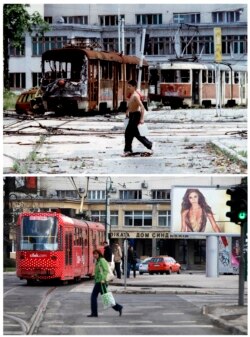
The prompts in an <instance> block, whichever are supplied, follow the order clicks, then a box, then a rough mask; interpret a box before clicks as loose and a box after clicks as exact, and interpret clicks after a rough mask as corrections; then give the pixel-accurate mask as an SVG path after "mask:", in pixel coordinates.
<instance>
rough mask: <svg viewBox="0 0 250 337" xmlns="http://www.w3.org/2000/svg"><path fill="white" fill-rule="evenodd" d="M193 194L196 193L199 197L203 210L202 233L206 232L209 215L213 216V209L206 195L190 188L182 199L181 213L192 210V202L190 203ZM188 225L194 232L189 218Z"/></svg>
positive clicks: (187, 219) (187, 218)
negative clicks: (190, 196)
mask: <svg viewBox="0 0 250 337" xmlns="http://www.w3.org/2000/svg"><path fill="white" fill-rule="evenodd" d="M191 193H196V194H197V195H198V204H199V205H200V207H201V209H202V221H201V228H200V230H199V231H200V232H204V230H205V227H206V223H207V214H213V212H212V209H211V207H210V206H209V205H208V204H207V202H206V199H205V197H204V195H203V194H202V193H201V192H200V191H199V190H198V189H196V188H188V189H187V190H186V193H185V194H184V197H183V199H182V204H181V213H183V212H184V211H186V210H189V209H190V208H191V206H192V205H191V202H190V201H189V195H190V194H191ZM186 224H187V226H188V228H189V229H190V230H191V231H193V229H192V226H191V224H190V221H189V216H187V217H186Z"/></svg>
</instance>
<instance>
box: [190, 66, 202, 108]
mask: <svg viewBox="0 0 250 337" xmlns="http://www.w3.org/2000/svg"><path fill="white" fill-rule="evenodd" d="M199 74H200V71H199V70H193V76H192V77H193V78H192V101H193V104H199V103H200V92H199Z"/></svg>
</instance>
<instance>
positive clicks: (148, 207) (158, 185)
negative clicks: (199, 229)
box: [5, 176, 241, 268]
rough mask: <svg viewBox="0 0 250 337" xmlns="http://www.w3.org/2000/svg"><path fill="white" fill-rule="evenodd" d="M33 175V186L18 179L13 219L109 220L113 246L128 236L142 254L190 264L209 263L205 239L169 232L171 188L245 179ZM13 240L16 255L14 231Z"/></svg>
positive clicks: (11, 198)
mask: <svg viewBox="0 0 250 337" xmlns="http://www.w3.org/2000/svg"><path fill="white" fill-rule="evenodd" d="M33 179H35V181H36V182H35V184H34V185H33V188H32V189H29V188H27V186H26V185H27V178H25V177H20V178H17V177H16V178H15V188H13V189H12V191H13V192H11V193H10V196H9V203H10V213H11V215H12V217H11V218H12V222H13V223H14V222H15V220H16V218H17V215H18V214H19V213H20V212H23V211H56V210H58V209H60V211H61V212H62V213H63V214H65V215H68V216H71V217H83V218H85V219H89V220H93V221H98V222H101V223H103V224H105V226H106V230H107V234H108V235H107V236H108V238H109V239H110V242H111V244H112V243H114V242H115V241H119V243H120V245H121V246H123V242H124V240H125V239H128V240H129V242H130V243H131V244H133V246H134V248H135V249H136V252H137V254H138V256H139V257H145V256H154V255H158V254H168V255H170V256H173V257H174V258H176V260H178V261H179V262H181V263H182V264H186V265H188V266H190V267H192V268H195V267H197V268H200V267H202V266H203V267H204V266H205V261H206V237H205V236H202V235H196V236H195V237H194V236H191V235H187V234H186V233H185V234H183V235H179V234H175V233H173V232H171V224H173V223H174V222H176V219H175V218H173V216H172V213H171V210H172V207H173V202H172V199H171V198H172V191H173V188H174V187H177V186H187V187H188V186H192V187H193V188H194V187H197V188H199V187H201V186H208V187H214V188H227V187H228V186H231V185H235V184H239V183H240V182H241V177H240V176H235V177H233V176H231V177H230V176H229V177H206V176H198V177H194V176H190V177H189V176H187V177H185V176H183V177H171V176H170V177H169V176H166V177H165V176H163V177H159V176H158V177H153V176H145V177H144V176H135V177H130V176H119V177H116V176H112V177H105V176H99V177H60V176H57V177H35V178H33ZM5 183H6V181H5ZM25 186H26V187H25ZM236 227H237V226H236ZM12 240H13V244H12V256H13V255H15V236H14V232H13V236H12Z"/></svg>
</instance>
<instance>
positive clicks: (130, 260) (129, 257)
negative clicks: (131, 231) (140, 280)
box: [127, 246, 134, 278]
mask: <svg viewBox="0 0 250 337" xmlns="http://www.w3.org/2000/svg"><path fill="white" fill-rule="evenodd" d="M133 265H134V256H133V247H132V246H129V247H128V253H127V278H129V277H130V271H131V269H132V270H133Z"/></svg>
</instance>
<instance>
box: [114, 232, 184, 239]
mask: <svg viewBox="0 0 250 337" xmlns="http://www.w3.org/2000/svg"><path fill="white" fill-rule="evenodd" d="M110 238H111V239H171V238H173V239H186V238H188V235H185V234H183V235H175V234H171V233H169V232H157V231H152V232H145V231H137V232H127V231H117V232H111V233H110Z"/></svg>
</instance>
